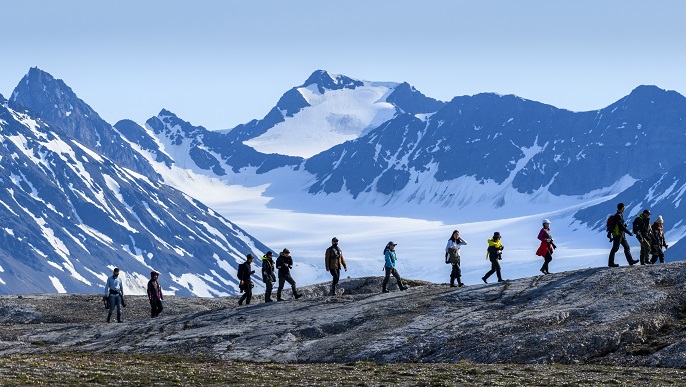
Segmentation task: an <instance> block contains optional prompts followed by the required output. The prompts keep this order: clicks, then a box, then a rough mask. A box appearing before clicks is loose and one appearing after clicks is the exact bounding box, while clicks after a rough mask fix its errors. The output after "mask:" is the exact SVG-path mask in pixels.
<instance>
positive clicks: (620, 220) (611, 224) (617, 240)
mask: <svg viewBox="0 0 686 387" xmlns="http://www.w3.org/2000/svg"><path fill="white" fill-rule="evenodd" d="M623 213H624V203H619V204H617V213H616V214H614V215H612V216H610V217H609V218H608V219H607V230H608V235H610V236H611V238H610V241H611V242H612V250H610V256H609V257H608V259H607V266H609V267H617V266H619V265H618V264H616V263H615V253H616V252H617V251H619V246H620V245H622V247H624V256H625V257H626V261H627V262H628V263H629V265H630V266H633V265H635V264H637V263H638V261H636V260H634V259H633V258H632V257H631V247H629V242H627V241H626V237H625V236H624V233H627V234H629V236H633V235H634V234H632V233H631V231H629V229H628V228H627V226H626V223H625V222H624V216H623V215H622V214H623Z"/></svg>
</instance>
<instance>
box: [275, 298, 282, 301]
mask: <svg viewBox="0 0 686 387" xmlns="http://www.w3.org/2000/svg"><path fill="white" fill-rule="evenodd" d="M283 300H284V299H283V298H277V299H276V301H283Z"/></svg>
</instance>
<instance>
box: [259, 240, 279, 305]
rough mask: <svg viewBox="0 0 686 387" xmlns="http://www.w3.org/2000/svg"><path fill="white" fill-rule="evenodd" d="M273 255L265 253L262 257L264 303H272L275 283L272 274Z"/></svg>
mask: <svg viewBox="0 0 686 387" xmlns="http://www.w3.org/2000/svg"><path fill="white" fill-rule="evenodd" d="M273 255H274V253H272V252H271V251H267V253H266V254H264V255H263V256H262V281H263V282H264V285H265V287H266V290H265V292H264V302H272V301H274V300H272V289H273V288H274V282H276V275H275V274H274V258H273Z"/></svg>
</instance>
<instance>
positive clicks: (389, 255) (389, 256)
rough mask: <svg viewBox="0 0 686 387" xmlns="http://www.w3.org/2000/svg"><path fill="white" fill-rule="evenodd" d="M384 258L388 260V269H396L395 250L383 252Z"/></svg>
mask: <svg viewBox="0 0 686 387" xmlns="http://www.w3.org/2000/svg"><path fill="white" fill-rule="evenodd" d="M383 254H384V257H385V258H386V265H385V266H386V267H395V261H396V260H397V258H396V256H395V250H391V249H386V250H384V252H383Z"/></svg>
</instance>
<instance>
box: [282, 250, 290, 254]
mask: <svg viewBox="0 0 686 387" xmlns="http://www.w3.org/2000/svg"><path fill="white" fill-rule="evenodd" d="M281 253H283V254H290V253H291V251H290V250H288V249H283V251H282V252H281Z"/></svg>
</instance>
